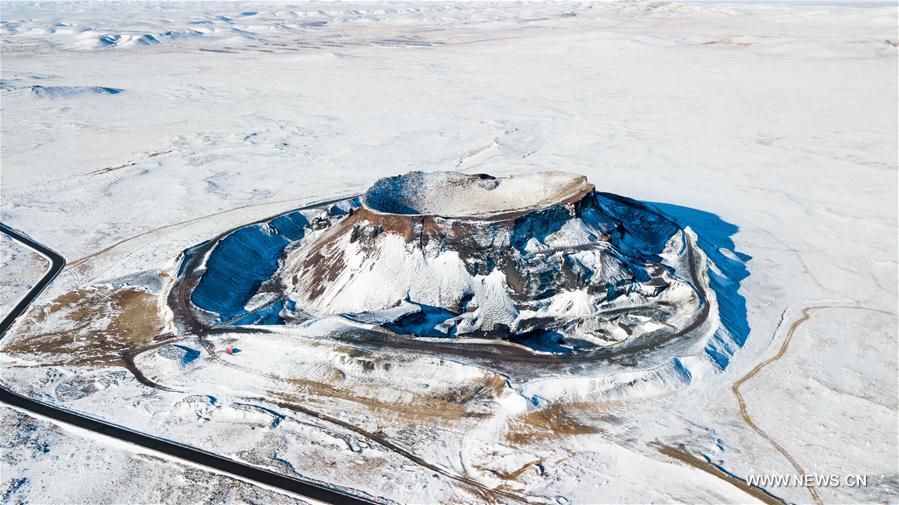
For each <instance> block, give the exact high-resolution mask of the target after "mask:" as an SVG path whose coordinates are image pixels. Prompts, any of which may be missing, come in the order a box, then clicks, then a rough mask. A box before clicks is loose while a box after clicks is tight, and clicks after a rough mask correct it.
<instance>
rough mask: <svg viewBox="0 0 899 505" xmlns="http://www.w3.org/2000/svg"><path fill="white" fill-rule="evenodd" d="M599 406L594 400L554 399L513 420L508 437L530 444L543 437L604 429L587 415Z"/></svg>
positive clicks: (511, 441)
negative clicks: (555, 401)
mask: <svg viewBox="0 0 899 505" xmlns="http://www.w3.org/2000/svg"><path fill="white" fill-rule="evenodd" d="M590 410H596V406H595V405H593V404H590V403H552V404H550V405H549V406H547V407H545V408H542V409H540V410H535V411H533V412H528V413H527V414H525V415H523V416H520V417H518V418H516V419H515V420H513V421H512V422H511V423H510V428H509V431H507V432H506V440H508V441H509V442H510V443H512V444H515V445H527V444H532V443H535V442H540V441H543V440H550V439H554V438H561V437H567V436H574V435H592V434H596V433H601V432H602V430H601V429H600V428H598V427H597V426H596V425H595V424H593V423H589V422H588V421H587V420H586V419H584V417H585V416H584V412H585V411H590Z"/></svg>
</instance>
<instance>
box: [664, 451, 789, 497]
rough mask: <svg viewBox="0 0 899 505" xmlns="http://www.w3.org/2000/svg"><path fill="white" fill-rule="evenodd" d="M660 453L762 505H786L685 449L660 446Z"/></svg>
mask: <svg viewBox="0 0 899 505" xmlns="http://www.w3.org/2000/svg"><path fill="white" fill-rule="evenodd" d="M659 452H661V453H662V454H664V455H666V456H669V457H672V458H674V459H676V460H678V461H681V462H683V463H686V464H688V465H690V466H692V467H694V468H698V469H700V470H702V471H703V472H706V473H709V474H712V475H714V476H715V477H718V478H719V479H721V480H723V481H725V482H728V483H730V484H733V485H734V486H735V487H737V488H739V489H741V490H742V491H745V492H746V493H748V494H750V495H752V497H754V498H756V499H758V500H759V501H761V502H762V503H767V504H769V505H784V503H785V502H784V501H783V500H781V499H779V498H777V497H775V496H772V495H770V494H768V493H767V492H765V490H764V489H762V488H760V487H756V486H750V485H749V484H748V483H746V481H744V480H742V479H738V478H736V477H734V476H733V475H730V474H728V473H727V472H724V471H722V470H721V469H720V468H718V467H717V466H715V465H713V464H711V463H709V462H708V461H706V460H704V459H701V458H697V457H696V456H694V455H692V454H690V453H689V452H687V451H686V450H684V449H678V448H675V447H670V446H667V445H662V446H659Z"/></svg>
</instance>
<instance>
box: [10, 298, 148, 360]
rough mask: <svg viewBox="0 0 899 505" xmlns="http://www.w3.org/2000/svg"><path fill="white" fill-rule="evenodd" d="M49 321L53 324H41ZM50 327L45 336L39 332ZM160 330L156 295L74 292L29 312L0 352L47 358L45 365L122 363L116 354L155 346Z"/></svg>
mask: <svg viewBox="0 0 899 505" xmlns="http://www.w3.org/2000/svg"><path fill="white" fill-rule="evenodd" d="M50 320H55V322H54V323H55V324H52V325H50V324H44V323H48V322H49V321H50ZM44 326H52V327H53V328H54V329H53V330H51V331H42V329H43V327H44ZM162 327H163V321H162V318H161V317H160V315H159V309H158V307H157V295H155V294H153V293H149V292H147V291H141V290H138V289H134V288H121V289H111V288H107V287H101V288H94V289H79V290H75V291H70V292H68V293H65V294H63V295H60V296H59V297H57V298H56V299H55V300H53V301H52V302H51V303H50V304H48V305H47V306H44V307H43V308H39V309H37V310H34V311H32V312H31V314H30V318H29V319H26V320H25V321H23V324H22V325H21V327H20V331H19V334H18V335H16V336H15V338H13V339H12V340H11V341H10V342H9V343H8V344H7V345H6V346H5V347H4V352H7V353H9V354H26V355H33V354H44V355H47V356H50V357H51V358H50V361H45V363H44V365H45V366H56V365H94V366H111V365H121V364H122V354H123V353H125V352H130V351H133V350H134V349H135V348H139V347H141V346H146V345H148V344H149V345H153V344H157V345H158V342H157V341H154V337H156V336H157V335H159V333H160V332H161V330H162Z"/></svg>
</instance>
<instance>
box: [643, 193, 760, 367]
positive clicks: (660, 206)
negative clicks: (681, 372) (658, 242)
mask: <svg viewBox="0 0 899 505" xmlns="http://www.w3.org/2000/svg"><path fill="white" fill-rule="evenodd" d="M643 203H644V204H645V205H647V206H649V207H652V208H655V209H657V210H659V211H660V212H662V213H663V214H665V215H667V216H668V217H670V218H671V219H673V220H674V221H675V222H676V223H677V224H678V225H680V226H681V227H684V228H686V227H688V226H689V227H690V228H691V229H692V230H693V231H694V232H695V233H696V236H697V237H698V245H699V248H700V249H702V251H703V252H704V253H705V254H706V255H707V256H708V257H709V259H710V260H711V261H712V262H713V263H714V264H715V266H716V267H717V268H718V270H719V271H720V272H721V273H720V274H719V273H718V272H716V271H715V270H714V269H710V270H709V285H710V286H711V288H712V290H714V291H715V295H716V298H717V299H718V307H719V312H720V317H721V323H722V324H723V325H724V327H725V328H726V329H727V331H728V333H729V334H730V338H728V336H727V335H723V334H722V333H721V332H717V333H715V336H714V338H713V340H712V342H710V343H709V345H708V346H707V347H706V352H707V353H708V355H709V357H711V358H712V360H714V361H715V363H716V364H717V365H718V367H719V368H721V369H724V368H726V367H727V365H728V363H729V361H730V357H731V356H732V355H733V353H734V352H735V351H736V349H733V348H732V346H731V344H730V341H732V342H733V343H734V344H736V345H737V347H743V344H745V343H746V339H747V338H748V337H749V319H748V317H747V314H746V299H745V298H744V297H743V295H741V294H740V293H739V290H740V282H741V281H742V280H743V279H745V278H746V277H748V276H749V270H748V269H747V267H746V262H747V261H749V260H750V259H752V256H750V255H748V254H745V253H742V252H739V251H737V250H736V249H735V244H734V241H733V239H732V238H731V237H733V235H734V234H735V233H737V232H738V231H739V230H740V228H739V227H738V226H737V225H735V224H731V223H728V222H726V221H724V220H722V219H721V218H720V217H718V216H717V215H715V214H712V213H711V212H705V211H702V210H697V209H692V208H690V207H681V206H680V205H672V204H668V203H658V202H643ZM722 274H723V275H722Z"/></svg>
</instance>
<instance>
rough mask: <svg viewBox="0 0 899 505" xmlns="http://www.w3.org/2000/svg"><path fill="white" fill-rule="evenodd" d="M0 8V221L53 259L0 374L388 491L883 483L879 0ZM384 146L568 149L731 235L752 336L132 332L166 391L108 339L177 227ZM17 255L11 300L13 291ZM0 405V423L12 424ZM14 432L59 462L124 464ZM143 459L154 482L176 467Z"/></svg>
mask: <svg viewBox="0 0 899 505" xmlns="http://www.w3.org/2000/svg"><path fill="white" fill-rule="evenodd" d="M0 21H2V27H0V37H2V42H3V45H2V53H0V55H2V69H0V77H2V81H3V82H2V87H0V88H2V90H0V93H2V95H0V99H2V103H0V114H2V118H0V119H2V124H0V134H2V142H3V149H2V160H0V161H2V169H3V172H2V186H0V201H2V203H0V211H2V214H0V219H2V221H3V222H7V223H9V224H10V225H12V226H14V227H16V228H18V229H21V230H23V231H25V232H27V233H28V234H29V235H31V236H32V237H33V238H34V239H36V240H38V241H40V242H42V243H44V244H46V245H47V246H49V247H51V248H53V249H55V250H56V251H58V252H60V253H61V254H63V255H64V256H65V257H66V258H67V260H68V263H69V267H68V268H67V270H66V271H64V272H63V273H62V274H61V276H60V278H59V279H57V280H56V281H55V282H54V283H53V284H52V285H51V286H50V288H49V290H48V292H47V293H45V295H43V296H42V297H41V299H39V300H38V305H39V306H38V307H36V309H35V311H34V312H33V313H32V314H31V315H30V320H29V321H26V322H25V323H24V324H22V325H21V326H19V327H17V328H14V329H13V330H11V333H10V337H9V338H10V341H9V342H4V353H3V356H2V360H3V371H2V381H3V382H4V384H6V385H7V386H9V387H12V388H14V389H16V390H20V391H24V392H27V393H29V394H32V395H35V396H40V397H42V398H44V399H46V400H49V401H54V402H58V403H61V404H65V405H66V406H68V407H70V408H75V409H78V410H82V411H86V412H90V413H92V414H94V415H97V416H100V417H105V418H108V419H111V420H114V421H116V422H119V423H122V424H127V425H129V426H134V427H137V428H140V429H144V430H146V431H149V432H153V433H157V434H161V435H163V436H167V437H170V438H174V439H178V440H183V441H185V442H189V443H193V444H195V445H198V446H201V447H204V448H207V449H210V450H215V451H219V452H222V453H225V454H228V455H231V456H232V457H236V458H241V459H244V460H247V461H251V462H253V463H255V464H259V465H263V466H267V467H269V468H276V469H279V471H283V472H286V473H295V474H297V475H302V476H306V477H310V478H316V479H320V480H328V481H330V482H334V483H335V484H337V485H341V486H345V487H347V488H349V489H353V490H354V491H355V492H358V493H360V494H364V495H367V496H370V497H380V498H382V499H384V500H393V501H398V502H432V501H467V502H477V501H482V500H484V499H485V497H489V498H496V499H498V500H512V499H514V498H510V497H509V496H513V497H521V496H523V497H527V498H528V499H530V500H532V501H538V502H539V501H546V502H557V503H567V502H575V503H585V502H597V501H602V502H650V501H652V502H672V501H684V502H707V503H721V502H731V503H744V502H747V501H750V500H753V499H758V498H759V496H757V495H755V494H753V495H749V494H746V491H745V489H744V488H742V487H740V486H739V485H735V484H734V482H732V481H730V480H728V478H727V474H726V473H724V472H729V473H732V474H733V475H735V476H737V477H739V478H740V479H745V478H746V477H747V476H752V475H762V474H773V473H776V474H784V475H794V474H798V473H806V474H817V475H825V474H831V473H834V474H838V475H840V476H844V475H849V474H864V475H868V476H869V477H868V485H867V486H865V487H847V486H841V487H824V486H819V487H816V488H806V487H797V486H779V487H778V486H774V487H772V486H766V489H767V490H768V491H769V492H770V493H771V494H773V495H776V496H778V497H781V498H783V499H785V500H787V501H791V502H811V501H816V502H819V503H830V502H837V503H845V502H895V501H896V498H895V497H896V496H897V495H899V475H897V470H896V468H897V460H896V454H897V447H896V443H897V442H896V441H897V427H896V423H895V418H896V415H897V400H896V399H897V384H896V380H895V379H896V376H897V362H896V356H897V327H896V314H895V311H896V305H897V286H896V278H897V262H896V259H897V258H896V251H897V220H896V207H897V166H896V155H897V119H896V114H895V112H896V107H897V94H896V93H897V92H896V90H897V64H896V63H897V49H896V45H897V43H899V42H897V35H896V23H897V9H896V7H895V6H894V5H883V4H865V5H829V4H819V3H815V4H798V5H790V4H786V3H769V4H724V3H709V4H706V3H702V4H679V3H627V4H615V3H599V4H592V5H591V4H562V3H553V4H528V5H523V6H519V8H517V9H510V8H508V6H502V5H492V4H430V3H423V4H392V5H373V4H360V5H350V4H318V3H316V4H307V5H289V4H274V5H262V4H256V3H253V4H214V3H203V4H200V3H183V4H182V3H177V4H161V5H157V4H127V5H116V6H111V5H109V4H83V3H65V4H41V5H31V4H27V3H11V2H10V3H6V2H4V3H3V4H2V13H0ZM410 170H426V171H431V170H462V171H467V172H488V173H492V174H495V175H506V174H517V173H525V172H536V171H542V170H564V171H568V172H574V173H579V174H583V175H586V176H587V177H588V179H589V180H590V181H591V182H592V183H594V184H596V186H597V187H598V189H600V190H602V191H608V192H612V193H617V194H621V195H626V196H630V197H633V198H636V199H639V200H644V201H648V202H653V203H656V204H659V208H662V209H663V210H665V211H666V212H668V213H669V214H670V215H672V216H674V217H675V218H677V219H678V220H679V221H680V222H682V223H683V224H686V225H689V226H690V227H691V228H693V229H695V230H697V232H698V233H699V235H700V236H703V235H704V236H706V237H714V238H715V240H714V243H715V244H718V245H720V246H721V248H722V249H721V250H718V251H715V250H712V251H707V252H708V253H709V255H710V256H712V257H715V256H716V255H717V256H718V257H719V258H723V257H729V256H731V255H736V254H738V253H739V254H742V255H745V257H751V259H750V260H749V261H748V269H749V275H748V276H746V277H745V278H743V279H742V280H741V281H740V284H739V286H732V288H733V289H734V290H735V291H736V289H737V288H739V294H740V295H741V296H742V297H744V298H745V314H744V313H743V312H742V310H740V307H735V308H733V310H732V311H731V312H730V314H731V316H732V317H734V318H735V320H736V322H741V321H742V322H743V324H744V325H746V326H747V328H748V329H749V337H748V339H747V341H746V343H745V345H744V346H743V348H742V349H741V350H740V351H738V352H737V354H736V355H735V356H734V358H733V360H732V362H731V363H730V365H729V366H728V367H727V368H726V370H725V371H723V372H721V373H717V374H711V375H709V376H705V377H694V378H693V380H692V382H691V383H690V384H689V385H687V386H686V387H680V388H674V389H672V388H667V387H658V386H659V385H658V384H646V385H645V387H642V386H641V389H640V393H641V394H633V392H631V393H629V394H627V395H624V396H618V397H616V396H610V395H608V394H605V393H603V390H602V389H601V388H600V389H597V387H596V384H594V383H587V382H577V381H576V380H574V379H570V380H567V382H566V381H564V380H551V381H546V380H541V381H535V382H529V383H525V384H514V385H512V386H513V387H509V385H508V384H504V383H503V381H502V380H498V378H497V377H495V376H493V375H491V374H490V373H488V372H485V371H483V370H480V369H478V368H475V367H471V366H465V365H462V364H458V363H452V362H441V361H436V360H432V359H430V358H422V357H415V356H405V355H403V356H394V355H390V354H378V353H370V352H363V353H360V351H358V350H352V349H350V350H347V349H344V348H339V347H334V346H328V345H326V344H323V343H321V342H316V341H314V340H309V339H307V336H304V335H272V336H260V335H254V336H247V337H243V336H241V335H221V336H217V337H216V339H214V340H213V344H214V345H215V349H218V350H219V351H220V350H221V349H223V348H224V346H225V345H227V344H232V345H236V346H237V347H240V348H241V349H242V352H241V353H238V354H236V355H234V356H226V355H223V354H222V353H221V352H219V354H217V355H215V354H213V353H212V352H209V351H208V350H206V349H204V348H202V347H201V346H200V345H199V342H194V341H181V342H177V344H178V345H181V346H183V347H185V348H187V349H188V350H185V349H183V348H181V347H176V346H174V345H164V346H161V347H158V348H156V349H154V350H152V351H150V352H146V353H143V354H141V355H139V356H137V357H136V358H135V362H136V366H137V367H138V368H140V369H141V370H143V371H144V372H145V373H146V374H148V375H149V379H150V381H156V383H157V384H159V385H162V386H164V387H167V388H168V389H170V391H167V390H161V389H158V388H153V387H151V386H148V385H147V384H146V383H141V382H139V381H138V380H137V379H136V378H135V376H133V375H132V374H131V373H129V372H128V370H127V369H126V367H125V365H124V363H122V362H121V361H120V360H121V357H120V355H119V354H118V352H119V350H120V349H127V348H128V347H127V345H128V344H129V343H130V342H131V340H132V339H135V338H137V337H136V336H135V335H136V333H137V330H138V329H140V330H141V331H143V332H144V333H141V335H140V337H141V338H149V337H152V336H153V335H156V334H163V333H164V332H165V331H167V330H168V329H169V328H170V321H167V320H166V317H165V315H166V314H165V312H164V311H163V310H157V309H158V307H159V305H160V304H159V303H158V301H159V300H158V299H157V298H155V297H156V296H157V295H158V294H159V293H161V292H162V291H163V290H164V289H165V287H166V285H167V284H166V283H167V282H168V280H169V278H170V276H171V275H172V274H173V273H174V272H173V269H174V268H176V263H175V258H176V257H177V256H178V254H179V253H180V252H181V251H182V250H183V249H185V248H187V247H189V246H192V245H195V244H197V243H200V242H202V241H203V240H206V239H209V238H211V237H213V236H214V235H216V234H217V233H220V232H222V231H224V230H227V229H229V228H232V227H235V226H238V225H241V224H244V223H248V222H251V221H254V220H257V219H261V218H264V217H266V216H270V215H273V214H275V213H278V212H281V211H286V210H288V209H291V208H294V207H297V206H299V205H301V204H303V203H308V202H312V201H315V200H323V199H327V198H329V197H336V196H344V195H350V194H356V193H359V192H361V191H363V190H364V189H365V188H366V187H367V186H368V185H369V184H370V183H372V182H373V181H374V180H376V179H378V178H380V177H384V176H388V175H395V174H397V173H404V172H407V171H410ZM9 251H12V252H9ZM17 255H19V253H18V252H16V251H15V250H14V249H11V248H8V247H7V243H6V242H4V243H3V261H4V267H3V277H2V278H3V293H2V294H3V296H2V298H0V299H2V303H3V306H4V307H6V306H8V304H9V303H10V302H9V300H11V299H14V298H15V295H11V294H10V293H13V292H18V291H19V290H20V288H21V286H24V285H26V284H28V283H29V282H33V280H27V279H30V278H31V277H30V276H31V275H32V273H31V272H32V271H33V270H35V266H33V265H32V266H28V267H24V270H23V271H24V272H25V273H23V274H22V275H11V274H9V273H8V272H9V271H10V270H12V269H13V268H15V271H17V272H18V271H19V270H18V269H19V268H22V267H18V266H14V265H16V264H17V261H18V260H11V259H10V258H13V257H14V256H17ZM36 271H40V269H39V268H38V269H37V270H36ZM167 276H169V277H167ZM17 286H18V287H17ZM132 287H133V288H134V289H131V288H132ZM806 316H807V319H806ZM117 346H118V347H117ZM189 350H194V351H197V350H200V351H202V352H201V354H200V356H199V357H198V358H192V357H191V356H194V354H192V353H191V352H190V351H189ZM779 351H783V353H782V354H781V353H779ZM179 353H180V354H179ZM229 360H230V361H229ZM385 363H386V364H389V365H390V366H389V367H386V366H384V364H385ZM378 367H380V368H378ZM388 371H389V373H388ZM266 374H267V375H266ZM625 379H626V378H625ZM323 384H324V385H333V386H334V387H332V388H331V389H328V388H325V387H324V386H323ZM660 391H663V392H664V394H660V393H659V392H660ZM535 395H536V396H541V397H544V398H551V399H552V401H551V402H549V403H548V404H547V403H543V404H539V402H538V405H532V404H530V403H528V402H526V401H525V398H533V397H534V396H535ZM303 409H306V410H303ZM310 409H311V410H312V411H310ZM3 412H4V414H3V415H4V417H3V424H4V430H3V431H4V433H8V430H7V429H6V426H7V425H10V426H11V427H18V428H16V429H18V430H20V431H19V434H18V435H16V434H15V433H11V434H9V435H7V436H8V437H12V438H13V439H14V438H15V437H17V436H22V437H25V436H26V435H27V429H28V428H26V427H27V426H32V425H35V421H33V420H29V419H28V418H27V417H23V416H20V415H19V414H15V413H13V412H12V411H10V410H9V409H6V408H4V410H3ZM314 413H319V414H324V415H327V416H330V417H328V418H327V419H323V418H321V417H316V416H315V415H313V414H314ZM38 424H39V423H38ZM41 426H42V427H41V428H40V429H39V430H38V431H43V432H46V433H49V434H50V435H47V436H52V438H53V440H54V441H55V442H56V444H57V447H60V450H61V451H62V450H67V451H70V452H69V454H71V455H72V456H71V457H72V458H73V461H78V464H79V465H87V466H88V467H92V468H99V467H103V466H104V465H108V464H109V465H113V464H115V465H121V464H122V463H121V462H122V461H126V460H128V459H130V460H134V459H135V458H138V459H141V458H139V457H138V456H135V455H134V454H132V453H130V452H128V451H125V450H122V449H121V448H120V447H113V448H110V446H109V445H108V444H109V442H108V441H101V440H99V439H84V438H82V437H81V435H80V434H77V433H72V432H65V433H59V432H57V431H56V429H55V428H53V427H52V426H49V425H41ZM81 447H84V448H85V449H84V450H79V449H76V448H81ZM101 447H103V448H105V450H100V449H99V448H101ZM88 449H89V450H88ZM6 453H7V452H6V451H5V454H6ZM8 454H10V455H13V456H14V457H15V458H14V459H15V462H14V463H7V462H4V468H3V483H2V484H3V486H8V485H13V484H14V483H15V482H17V480H16V479H22V478H27V479H28V482H29V486H32V487H33V489H38V488H43V489H44V491H41V492H38V491H33V492H35V493H43V494H34V495H29V496H31V497H32V499H33V500H34V501H40V499H46V500H52V501H78V500H79V499H82V495H79V494H78V493H80V492H81V491H82V490H81V489H80V488H77V489H76V488H65V487H57V486H56V484H57V477H56V475H58V474H57V473H55V472H59V473H61V474H65V473H66V472H69V471H70V470H68V469H67V468H66V467H65V466H61V465H62V464H61V463H56V462H53V460H52V459H47V458H48V457H47V456H45V455H43V453H40V454H39V453H37V452H34V451H31V452H29V451H21V450H10V451H9V452H8ZM409 455H411V456H412V457H411V458H410V457H409ZM691 458H692V459H691ZM7 459H8V458H7ZM141 461H142V462H141V464H142V465H146V472H145V473H146V475H148V476H149V477H148V479H147V484H146V485H147V487H148V488H154V489H157V491H154V492H159V493H160V494H159V495H158V496H159V498H158V499H159V500H163V499H164V497H165V494H164V493H165V489H167V488H166V487H162V488H161V489H162V490H159V489H160V488H159V487H158V486H162V484H159V483H164V482H165V483H167V482H170V481H171V482H181V481H180V480H177V479H184V478H188V477H184V470H183V469H180V468H179V467H178V466H177V465H176V464H174V463H168V462H166V463H164V464H163V463H156V462H153V461H151V460H144V459H141ZM709 462H710V463H714V465H717V466H713V465H710V464H709ZM6 465H10V466H6ZM94 465H97V466H94ZM8 472H9V473H8ZM7 475H10V477H7ZM167 476H176V478H175V477H173V479H175V480H173V479H169V478H166V477H167ZM214 478H215V477H210V479H214ZM190 479H192V480H191V482H198V483H200V484H197V485H200V486H207V489H213V488H216V487H217V485H215V484H214V483H215V482H218V481H214V480H207V479H206V477H202V476H199V475H197V476H194V477H190ZM460 479H461V480H460ZM737 484H739V481H737ZM129 485H132V484H131V483H130V482H129ZM166 485H167V484H166ZM13 487H15V486H13ZM7 489H8V488H7V487H4V491H3V492H6V490H7ZM129 489H132V490H133V491H129V492H134V493H135V494H134V495H132V496H140V495H139V494H137V493H138V492H139V491H138V490H137V489H136V488H129ZM257 492H258V493H261V492H262V491H258V490H250V489H244V490H243V491H234V493H250V494H232V495H229V497H230V499H233V500H236V501H250V500H255V499H262V500H265V497H262V498H260V497H259V496H262V495H258V496H257V495H253V494H252V493H257ZM503 493H506V494H503ZM104 496H107V495H102V494H98V495H92V496H91V498H93V499H94V500H99V501H104V500H107V501H117V500H119V499H120V495H115V497H113V498H109V497H108V496H107V498H104ZM147 496H156V495H147ZM254 496H256V497H255V498H254ZM10 499H11V500H15V499H17V498H10ZM761 499H766V498H765V497H764V496H762V497H761ZM186 501H193V500H191V499H190V498H187V499H186Z"/></svg>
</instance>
